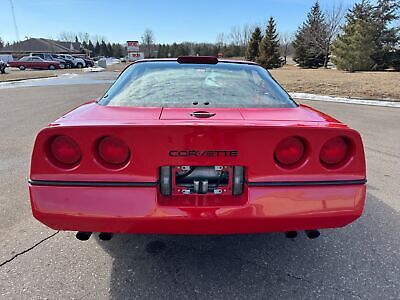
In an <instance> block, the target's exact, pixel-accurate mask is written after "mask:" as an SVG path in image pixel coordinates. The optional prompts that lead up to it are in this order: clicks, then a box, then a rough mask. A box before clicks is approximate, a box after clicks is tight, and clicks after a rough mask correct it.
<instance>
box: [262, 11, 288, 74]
mask: <svg viewBox="0 0 400 300" xmlns="http://www.w3.org/2000/svg"><path fill="white" fill-rule="evenodd" d="M257 62H258V63H259V64H260V65H261V66H263V67H264V68H267V69H272V68H279V67H281V66H282V59H281V57H280V43H279V37H278V34H277V33H276V24H275V21H274V18H273V17H270V18H269V20H268V24H267V28H266V31H265V35H264V37H263V38H262V40H261V42H260V46H259V55H258V57H257Z"/></svg>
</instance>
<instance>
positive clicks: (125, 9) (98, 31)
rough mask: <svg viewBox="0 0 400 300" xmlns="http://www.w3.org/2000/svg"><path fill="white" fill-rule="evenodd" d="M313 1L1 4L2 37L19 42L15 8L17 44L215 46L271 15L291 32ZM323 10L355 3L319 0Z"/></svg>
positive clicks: (2, 0)
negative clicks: (31, 40) (69, 36)
mask: <svg viewBox="0 0 400 300" xmlns="http://www.w3.org/2000/svg"><path fill="white" fill-rule="evenodd" d="M314 2H315V0H264V1H262V0H247V1H243V0H231V1H222V0H220V1H216V0H214V1H212V0H198V1H189V0H186V1H179V0H168V1H156V0H152V1H148V0H141V1H127V0H126V1H125V0H114V1H105V0H62V1H58V0H0V12H1V14H0V38H2V39H3V40H5V41H8V42H13V41H15V40H17V35H16V31H15V28H14V22H13V18H12V13H11V3H13V5H14V11H15V18H16V23H17V28H18V32H19V39H20V40H23V39H25V38H26V37H44V38H55V39H56V38H58V37H59V35H60V33H61V32H88V33H89V34H90V35H91V36H95V35H98V36H102V37H105V38H106V39H107V40H108V41H110V42H125V41H127V40H141V36H142V35H143V32H144V30H145V29H146V28H150V29H151V30H152V31H153V33H154V37H155V42H156V43H172V42H182V41H192V42H215V41H216V38H217V35H218V34H219V33H221V32H223V33H225V34H226V35H229V33H230V31H231V29H232V27H233V26H243V25H245V24H249V25H253V24H260V25H262V24H265V23H266V21H267V19H268V18H269V17H270V16H273V17H274V18H275V20H276V22H277V28H278V31H279V32H289V33H291V32H294V31H295V30H296V28H297V27H298V26H299V25H300V24H301V23H302V22H303V21H304V20H305V18H306V15H307V12H308V11H309V9H310V7H311V6H312V5H313V3H314ZM319 2H320V4H321V6H322V8H323V9H329V8H332V6H333V5H334V4H336V5H337V4H340V3H342V4H343V6H344V7H346V8H349V7H351V6H352V5H353V4H354V3H355V2H356V0H320V1H319Z"/></svg>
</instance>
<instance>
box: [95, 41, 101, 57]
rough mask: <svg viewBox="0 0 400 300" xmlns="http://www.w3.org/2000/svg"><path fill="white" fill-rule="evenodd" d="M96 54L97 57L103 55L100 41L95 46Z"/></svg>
mask: <svg viewBox="0 0 400 300" xmlns="http://www.w3.org/2000/svg"><path fill="white" fill-rule="evenodd" d="M94 54H95V55H96V56H99V55H101V54H100V43H99V41H96V46H94Z"/></svg>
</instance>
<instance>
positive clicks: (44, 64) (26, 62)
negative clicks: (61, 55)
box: [8, 56, 60, 70]
mask: <svg viewBox="0 0 400 300" xmlns="http://www.w3.org/2000/svg"><path fill="white" fill-rule="evenodd" d="M8 65H9V66H10V67H15V68H19V69H20V70H25V69H48V70H55V69H60V63H59V62H58V61H52V60H44V59H42V58H40V57H37V56H24V57H22V58H21V59H20V60H17V61H10V62H9V63H8Z"/></svg>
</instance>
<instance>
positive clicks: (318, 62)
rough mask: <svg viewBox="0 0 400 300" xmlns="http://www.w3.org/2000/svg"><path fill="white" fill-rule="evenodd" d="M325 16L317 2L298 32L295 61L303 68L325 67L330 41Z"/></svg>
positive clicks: (294, 45)
mask: <svg viewBox="0 0 400 300" xmlns="http://www.w3.org/2000/svg"><path fill="white" fill-rule="evenodd" d="M327 30H328V29H327V25H326V22H325V16H324V14H323V13H322V11H321V7H320V5H319V3H318V1H317V2H315V4H314V5H313V7H312V8H311V11H310V12H309V13H308V15H307V20H306V21H305V22H304V23H303V24H302V25H301V26H300V28H299V29H298V30H297V32H296V36H295V40H294V42H293V47H294V50H295V55H294V61H295V62H297V63H298V64H299V65H300V66H301V67H305V68H319V67H321V66H323V65H324V60H325V56H326V55H325V52H326V51H325V49H326V44H327V39H328V31H327Z"/></svg>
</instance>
